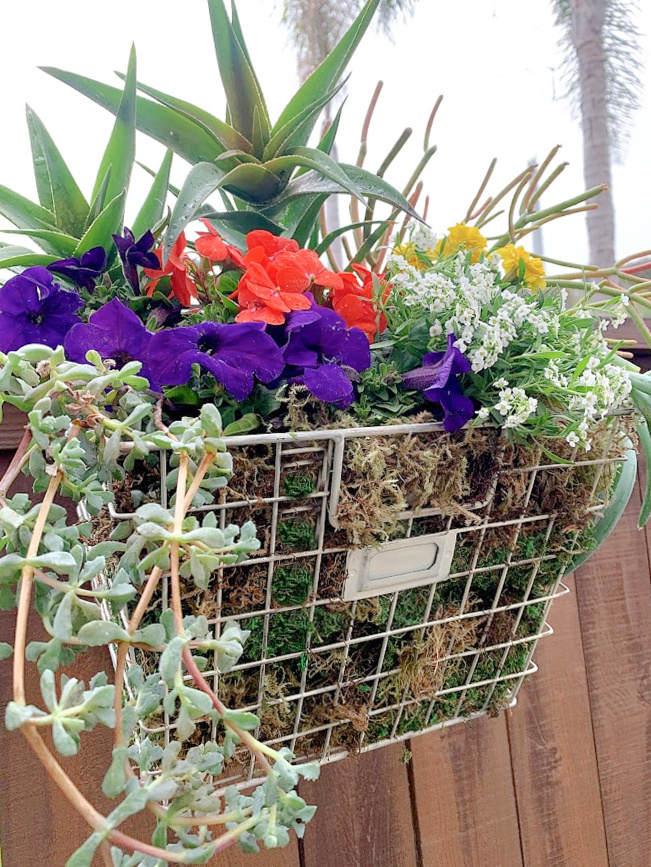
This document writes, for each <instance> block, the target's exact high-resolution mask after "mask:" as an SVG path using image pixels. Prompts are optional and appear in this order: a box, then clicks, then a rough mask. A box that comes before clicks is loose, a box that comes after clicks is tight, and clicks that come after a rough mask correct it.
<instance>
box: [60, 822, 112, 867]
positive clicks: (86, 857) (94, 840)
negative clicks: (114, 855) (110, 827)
mask: <svg viewBox="0 0 651 867" xmlns="http://www.w3.org/2000/svg"><path fill="white" fill-rule="evenodd" d="M103 842H104V837H103V836H102V835H101V834H98V833H97V831H95V833H94V834H91V835H90V837H89V838H88V840H86V842H85V843H84V845H83V846H80V847H79V849H77V851H76V852H73V854H72V855H71V856H70V857H69V858H68V860H67V861H66V867H91V865H92V863H93V858H94V857H95V853H96V852H97V850H98V849H99V847H100V846H101V845H102V843H103Z"/></svg>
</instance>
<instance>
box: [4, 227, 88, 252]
mask: <svg viewBox="0 0 651 867" xmlns="http://www.w3.org/2000/svg"><path fill="white" fill-rule="evenodd" d="M3 231H4V234H5V235H27V237H28V238H32V239H33V240H35V241H37V242H39V243H40V242H45V244H43V243H41V246H47V247H48V248H49V249H51V250H53V251H54V253H53V255H58V256H59V257H60V258H61V259H65V258H67V257H68V256H72V255H73V254H74V252H75V250H76V249H77V244H78V243H79V238H73V237H72V235H65V234H63V233H62V232H55V231H52V230H51V229H4V230H3ZM50 258H51V257H50Z"/></svg>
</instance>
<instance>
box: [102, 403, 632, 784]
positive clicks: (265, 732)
mask: <svg viewBox="0 0 651 867" xmlns="http://www.w3.org/2000/svg"><path fill="white" fill-rule="evenodd" d="M307 405H308V404H307V403H306V406H307ZM294 408H296V404H294ZM331 422H332V419H331ZM333 426H335V425H334V424H333ZM609 437H610V430H609V428H608V425H607V424H604V426H603V430H601V431H598V433H597V435H596V438H595V453H596V454H600V453H601V452H603V451H604V450H605V448H606V444H607V442H608V438H609ZM542 445H543V446H544V447H545V448H546V449H548V450H550V451H554V450H555V452H556V453H557V454H558V456H559V457H561V458H563V459H566V460H569V459H571V457H572V454H571V449H569V447H568V446H567V445H566V444H565V443H560V444H559V443H558V442H554V443H553V444H552V443H543V444H542ZM622 448H623V447H622V446H621V444H620V443H615V444H614V445H613V446H612V447H611V449H610V455H609V456H610V457H617V456H620V455H621V453H622ZM239 451H240V452H241V454H239V457H238V451H235V458H234V463H235V466H236V468H237V469H238V471H239V472H240V473H241V477H240V478H235V479H234V480H231V482H230V483H229V489H228V490H227V491H226V492H224V491H222V492H220V498H221V499H222V502H226V501H227V499H230V498H231V497H237V498H238V499H240V498H241V499H250V501H251V502H253V503H257V505H254V506H253V508H254V509H255V511H256V515H257V520H258V524H259V526H258V533H259V535H260V536H261V537H262V538H263V539H265V540H268V539H269V533H270V527H269V526H267V525H266V524H265V520H269V521H270V517H271V511H270V510H269V509H268V508H267V507H265V506H264V504H262V503H261V501H260V497H263V496H271V495H272V493H273V471H274V468H273V456H272V452H271V450H270V449H267V448H259V447H255V448H254V447H247V448H246V449H244V450H239ZM547 460H548V459H547V458H546V457H545V456H544V452H543V449H542V448H541V447H540V446H539V445H522V444H517V443H509V442H508V441H506V440H505V438H504V437H503V436H500V434H499V432H497V431H495V430H491V429H485V428H484V429H478V430H469V431H467V432H466V431H464V432H463V433H460V434H459V435H457V436H454V437H451V436H449V435H447V434H443V433H440V434H439V433H438V432H435V433H433V434H432V433H428V434H419V435H412V436H384V437H373V438H370V437H369V438H357V439H352V440H351V441H350V442H349V443H348V445H347V448H346V453H345V464H344V472H343V480H342V489H341V498H340V505H339V512H338V515H337V517H338V521H339V524H340V530H339V531H338V532H337V533H333V532H332V531H330V530H328V529H327V530H326V548H327V545H328V544H332V545H334V547H335V548H339V549H341V548H351V547H353V546H355V545H357V544H372V545H377V544H378V542H380V541H382V540H383V539H387V538H402V537H405V536H406V535H407V534H409V533H411V535H414V536H416V535H419V533H422V532H441V531H443V530H444V529H446V528H447V527H448V526H450V523H451V522H452V525H453V526H455V527H456V528H458V529H459V530H460V535H459V536H458V539H457V549H456V553H455V557H454V561H453V563H452V569H451V571H452V573H455V574H458V575H459V577H458V578H456V579H450V580H447V581H444V582H442V583H440V584H439V585H437V586H436V587H435V588H434V590H433V589H432V587H431V585H428V586H425V587H417V588H414V589H411V590H405V591H402V592H401V593H400V594H399V596H398V599H397V600H396V602H395V605H393V596H392V594H385V595H383V596H376V597H369V598H366V599H362V600H359V601H358V602H357V603H354V604H353V603H350V602H343V601H341V598H340V597H341V593H342V591H343V586H344V582H345V579H346V575H347V572H346V551H345V550H344V551H342V550H338V551H337V550H336V551H333V552H332V553H325V554H323V556H322V557H321V560H320V569H319V573H318V576H317V575H315V570H316V565H317V560H316V559H315V557H314V556H313V555H308V556H306V555H305V553H304V552H307V551H313V550H314V548H315V546H316V544H317V539H316V531H317V529H318V525H317V523H316V514H317V513H316V511H315V510H314V508H313V507H310V508H311V509H312V510H311V511H310V510H308V511H304V512H302V513H301V512H299V513H297V514H293V513H292V511H291V509H290V510H289V511H287V512H283V511H282V510H281V511H280V512H279V523H278V530H277V538H278V548H277V550H279V551H280V553H281V555H282V556H283V557H285V558H287V557H288V558H289V559H283V560H281V561H280V562H279V563H276V564H275V565H274V566H273V569H272V575H273V579H272V586H271V596H270V597H269V596H268V593H267V584H268V580H269V566H268V564H267V563H261V564H256V563H255V562H252V563H251V562H250V563H249V564H248V565H246V566H240V567H236V568H226V569H224V570H223V573H222V574H221V575H220V576H216V578H215V579H214V580H213V582H212V584H211V586H210V587H209V588H208V590H207V591H200V590H198V589H197V588H196V587H195V585H194V584H193V583H192V582H191V581H190V580H187V581H185V580H184V581H182V594H183V600H184V605H185V606H186V608H187V610H188V611H189V612H190V613H196V614H203V615H205V616H206V617H208V618H209V619H211V620H212V619H214V618H217V617H222V618H225V617H229V616H234V615H242V614H247V613H251V614H252V615H253V616H252V617H249V618H243V619H242V620H240V621H239V622H240V625H241V626H242V628H244V629H247V630H249V631H250V633H251V635H250V637H249V639H248V641H247V642H246V645H245V653H244V656H243V657H242V660H241V662H242V663H244V664H245V665H246V664H249V665H250V663H253V662H255V661H256V660H264V663H263V664H264V669H263V670H262V669H261V668H260V667H259V666H255V665H253V666H250V667H248V668H245V669H243V670H240V671H237V670H236V671H234V672H231V673H230V674H229V675H226V676H223V677H221V678H220V684H219V689H220V696H221V698H222V700H223V701H224V702H225V703H226V704H227V705H232V706H248V707H252V708H255V707H257V706H258V699H259V695H260V690H261V694H262V704H261V705H260V706H259V713H260V719H261V723H260V733H261V735H262V736H263V737H264V738H265V739H268V740H271V741H274V740H276V739H279V738H280V739H282V738H287V737H288V736H290V735H292V734H293V733H294V732H295V731H296V734H297V736H298V737H297V741H296V745H295V750H296V753H297V755H299V756H314V755H318V754H319V753H320V751H321V750H322V749H323V746H324V744H325V742H326V729H327V727H328V725H329V723H331V722H332V721H335V722H336V723H337V724H336V725H335V727H334V728H333V729H332V732H331V735H330V739H329V745H330V750H334V751H336V750H340V749H346V750H350V751H355V750H357V749H358V748H359V747H360V744H362V743H363V742H366V743H373V742H375V741H378V740H383V739H385V738H387V737H389V736H390V735H391V734H392V732H394V731H395V732H396V734H405V733H408V732H412V731H418V730H419V729H420V728H423V727H424V726H425V725H427V726H431V725H436V724H438V723H441V722H444V721H445V719H446V718H448V717H449V716H451V715H453V714H454V715H457V714H458V715H459V716H466V715H468V714H471V713H474V712H476V711H478V710H482V709H484V708H485V709H486V710H487V711H488V712H489V713H497V712H499V710H501V709H502V708H503V707H504V706H506V705H507V704H508V703H509V701H510V697H511V695H512V684H513V681H511V682H509V681H508V680H506V681H498V682H497V683H495V684H494V685H493V686H492V687H486V686H479V687H476V686H474V685H473V684H475V683H478V682H481V681H482V680H490V679H492V678H495V677H498V676H501V677H505V676H508V675H511V674H518V673H521V672H523V670H524V668H525V665H526V663H527V660H528V658H529V653H530V647H531V645H530V642H525V643H522V644H519V645H514V646H512V647H511V648H510V649H509V650H508V651H507V652H506V653H505V651H504V649H503V648H502V647H499V648H498V649H496V650H491V648H493V647H495V646H496V645H504V644H507V643H508V642H510V641H512V640H514V639H526V638H533V637H535V636H536V635H538V634H539V632H540V629H541V628H542V623H543V617H544V611H545V603H544V602H538V601H537V600H538V599H539V598H540V597H545V596H546V595H548V594H549V593H550V592H551V590H552V589H553V586H554V584H555V581H556V579H557V578H558V576H559V574H560V572H561V571H562V569H563V568H564V564H566V563H568V562H569V559H570V551H571V550H572V546H573V545H574V552H575V553H576V552H577V551H580V550H583V549H584V548H585V547H586V546H589V544H590V533H589V524H590V521H591V518H590V514H589V513H587V509H588V507H589V506H592V505H595V504H597V503H599V502H602V503H603V502H605V500H606V499H607V496H608V492H609V490H610V487H611V485H612V481H613V477H614V474H615V472H616V464H606V465H605V466H604V467H599V466H598V465H596V464H595V465H585V466H571V467H566V466H564V465H558V466H557V467H554V466H551V467H548V468H547V469H540V470H537V471H536V477H535V480H534V484H533V488H532V489H531V491H530V490H529V489H530V481H531V468H532V467H535V466H537V465H538V464H540V463H546V462H547ZM152 480H153V482H155V480H154V479H153V477H152ZM595 480H596V482H597V483H596V485H595ZM316 484H317V470H316V469H313V468H311V467H308V471H307V472H306V473H302V472H299V473H298V475H297V474H296V473H295V472H294V470H293V469H290V471H285V473H284V475H283V483H282V490H281V494H282V495H284V496H290V497H291V498H292V499H293V500H294V501H295V502H296V503H297V504H298V505H300V504H301V503H310V502H312V501H311V500H310V499H307V498H309V497H310V496H311V494H312V493H313V491H314V490H315V488H316ZM491 486H492V487H493V496H492V500H491V498H490V496H489V493H490V491H491ZM254 497H256V498H257V499H255V500H254ZM527 498H528V499H527ZM486 499H488V500H489V501H490V502H489V504H488V505H487V506H483V505H481V503H482V502H483V501H484V500H486ZM467 504H470V505H473V506H474V507H475V508H476V513H477V515H478V516H479V517H480V518H481V519H482V520H484V519H488V520H491V521H507V522H508V521H511V522H514V523H510V524H508V523H507V525H506V526H500V527H493V528H489V529H481V528H479V529H474V527H475V522H474V520H473V518H472V516H471V515H469V514H468V513H467V511H466V505H467ZM477 504H480V505H479V506H477ZM423 508H439V509H440V510H441V513H442V514H441V515H439V516H436V515H435V516H432V517H427V518H425V519H419V518H418V512H419V509H423ZM487 510H489V511H487ZM405 511H411V512H413V513H414V516H415V518H414V522H413V524H410V523H409V522H407V521H405V520H404V519H403V518H402V517H401V516H402V513H403V512H405ZM546 513H553V514H554V515H555V519H554V524H553V528H552V532H551V534H549V532H548V529H547V528H548V524H547V521H546V520H545V521H542V522H538V521H535V520H534V521H533V522H532V523H530V524H527V523H524V524H522V523H520V518H521V517H522V516H523V515H530V516H532V517H534V518H535V517H536V516H537V515H543V514H546ZM303 516H305V517H303ZM100 520H101V526H100V525H99V521H100ZM107 525H108V521H106V520H105V519H98V523H97V526H96V527H95V528H94V531H95V534H97V533H102V532H105V531H106V526H107ZM586 528H588V529H587V530H586ZM577 531H578V532H579V533H580V538H579V541H578V545H575V542H576V534H577ZM477 546H480V547H479V557H478V561H477V566H478V567H481V568H480V569H479V571H477V572H469V570H470V569H471V566H472V564H473V562H474V560H475V554H476V551H477ZM267 549H268V543H267V545H266V546H265V547H264V548H263V549H262V551H261V554H262V555H266V553H267ZM541 558H542V559H541ZM545 558H546V559H545ZM486 567H488V568H486ZM505 568H507V569H508V571H507V574H506V577H505V578H504V575H503V572H504V569H505ZM315 577H316V593H314V592H313V591H314V587H315ZM469 582H470V588H469V587H468V583H469ZM219 587H221V604H220V603H219V601H218V594H217V589H218V588H219ZM500 588H501V590H500V595H499V598H498V599H496V594H497V591H498V589H500ZM464 599H465V600H466V601H465V608H463V609H462V602H463V600H464ZM325 600H329V601H327V602H325ZM153 601H154V603H156V602H157V600H156V599H154V600H153ZM160 601H161V600H160V599H158V602H157V604H160ZM269 601H271V605H272V610H271V612H270V613H269V614H255V612H256V611H263V610H266V608H267V604H268V602H269ZM523 603H524V605H523V607H522V608H521V609H518V608H516V609H513V610H505V611H498V612H495V613H493V614H491V615H489V616H487V615H485V614H482V612H486V611H489V610H490V609H491V608H492V607H494V606H495V605H496V604H498V605H500V606H508V605H513V604H515V605H518V604H523ZM312 606H315V607H314V609H313V613H311V609H312ZM287 607H289V608H290V609H292V610H286V608H287ZM392 607H393V613H392V614H391V610H392ZM473 612H475V613H476V615H475V616H471V617H468V616H466V617H465V618H461V619H452V620H449V621H448V622H446V623H438V624H436V625H434V626H429V627H425V628H421V626H420V624H422V623H424V622H425V620H426V619H427V620H429V621H433V620H441V619H446V618H455V617H457V618H459V617H460V615H463V614H466V615H468V614H469V613H473ZM265 618H267V621H268V622H267V625H266V647H265V646H264V643H263V641H264V636H265ZM388 628H390V629H391V630H404V631H398V632H397V634H392V635H389V636H388V637H386V639H385V638H383V637H382V634H383V633H384V632H385V631H386V630H387V629H388ZM349 637H352V639H353V642H354V643H353V644H351V646H350V647H349V648H348V650H346V646H345V645H346V641H347V639H348V638H349ZM331 645H334V647H330V649H328V648H329V646H331ZM321 647H325V648H326V649H325V650H320V648H321ZM471 651H476V654H477V661H476V663H475V667H474V671H473V674H472V680H471V681H470V682H468V681H467V679H468V677H469V676H470V673H471V665H472V660H473V659H474V658H475V654H474V653H471ZM138 653H139V656H140V657H142V656H143V654H142V653H141V652H138ZM286 654H289V655H291V656H292V658H291V659H289V660H286V661H285V662H275V663H274V662H271V661H269V660H272V659H273V658H274V657H276V656H283V655H286ZM380 659H382V666H381V672H382V673H381V675H380V677H379V678H378V677H377V674H376V672H377V669H378V665H379V663H380ZM141 661H145V660H144V658H143V659H142V660H141ZM208 665H210V661H208ZM376 682H377V685H376V686H374V684H375V683H376ZM445 689H454V690H455V692H452V693H448V694H445V695H441V696H438V695H437V694H438V693H439V692H440V691H441V690H445ZM303 690H305V691H306V693H307V694H306V696H305V698H304V699H303V701H302V704H301V707H300V717H301V719H300V724H299V726H298V728H296V714H297V713H298V712H299V710H298V709H299V701H298V700H297V698H292V696H298V695H299V694H300V693H301V692H302V691H303ZM312 693H313V694H312ZM403 702H406V704H405V706H404V708H403V710H401V711H399V709H398V708H397V707H395V706H396V705H401V704H402V703H403ZM432 702H433V706H432ZM383 708H387V709H386V710H383ZM398 713H400V717H398ZM396 720H398V722H397V728H396ZM150 722H151V724H152V725H153V724H160V723H161V722H162V720H156V719H152V720H151V721H150ZM313 729H320V731H317V732H315V733H312V734H306V735H301V733H302V732H309V731H312V730H313ZM199 732H200V734H198V735H197V737H200V736H203V734H205V733H203V730H202V729H201V728H200V729H199ZM206 736H208V735H206ZM236 766H237V765H236V764H235V765H231V767H230V769H229V772H232V771H233V769H234V768H235V767H236Z"/></svg>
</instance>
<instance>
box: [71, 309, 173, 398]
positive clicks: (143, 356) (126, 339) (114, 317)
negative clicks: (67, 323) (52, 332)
mask: <svg viewBox="0 0 651 867" xmlns="http://www.w3.org/2000/svg"><path fill="white" fill-rule="evenodd" d="M152 337H153V334H152V333H151V331H148V330H147V329H146V328H145V326H144V325H143V324H142V322H141V321H140V319H139V318H138V316H137V315H136V314H135V313H134V312H133V310H130V309H129V308H128V307H126V306H125V305H124V304H123V303H122V302H121V301H120V300H119V299H118V298H113V299H112V300H111V301H109V302H108V303H107V304H104V306H103V307H100V309H99V310H97V311H95V313H93V314H92V316H91V317H90V319H89V320H88V324H87V325H84V324H79V325H75V327H74V328H72V329H71V330H70V332H69V333H68V336H67V337H66V341H65V350H66V353H67V355H68V358H70V359H72V361H81V362H83V361H85V360H86V353H87V352H88V351H89V350H91V349H94V350H95V351H96V352H99V354H100V356H101V357H102V360H106V359H109V358H111V359H113V361H115V363H116V364H117V365H118V366H119V367H123V366H124V365H125V364H127V363H128V362H129V361H140V362H142V368H141V371H140V372H141V375H142V376H144V377H146V378H147V379H148V380H149V383H150V385H151V386H152V388H154V389H157V388H158V384H157V372H156V370H155V368H152V367H150V366H149V365H148V363H147V356H148V351H149V344H150V341H151V339H152Z"/></svg>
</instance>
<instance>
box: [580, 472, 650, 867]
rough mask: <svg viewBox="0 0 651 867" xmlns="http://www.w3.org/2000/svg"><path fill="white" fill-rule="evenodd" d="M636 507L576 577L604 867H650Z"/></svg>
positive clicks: (642, 563) (644, 585)
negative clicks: (604, 846) (605, 847)
mask: <svg viewBox="0 0 651 867" xmlns="http://www.w3.org/2000/svg"><path fill="white" fill-rule="evenodd" d="M639 508H640V492H639V489H636V491H635V492H634V495H633V497H632V499H631V502H630V503H629V506H628V508H627V511H626V515H625V518H624V520H622V521H620V523H619V525H618V526H617V528H616V529H615V531H614V532H613V534H612V536H611V537H610V539H609V540H608V543H607V544H606V545H605V546H604V547H603V548H602V549H601V550H600V551H599V552H598V553H597V554H595V556H594V557H593V558H591V559H590V560H589V561H588V562H587V563H586V564H585V566H582V567H581V568H580V569H579V570H578V571H577V576H576V587H577V598H578V608H579V615H580V621H581V632H582V638H583V647H584V652H585V662H586V671H587V682H588V690H589V696H590V706H591V712H592V721H593V727H594V737H595V745H596V751H597V761H598V765H599V781H600V786H601V792H602V802H603V810H604V821H605V827H606V839H607V843H608V856H609V864H610V867H649V865H650V864H651V775H650V770H651V639H650V636H651V599H650V598H649V559H648V556H647V550H646V545H645V538H644V535H643V534H642V533H641V532H640V531H638V530H637V529H636V521H637V514H638V511H639Z"/></svg>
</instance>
